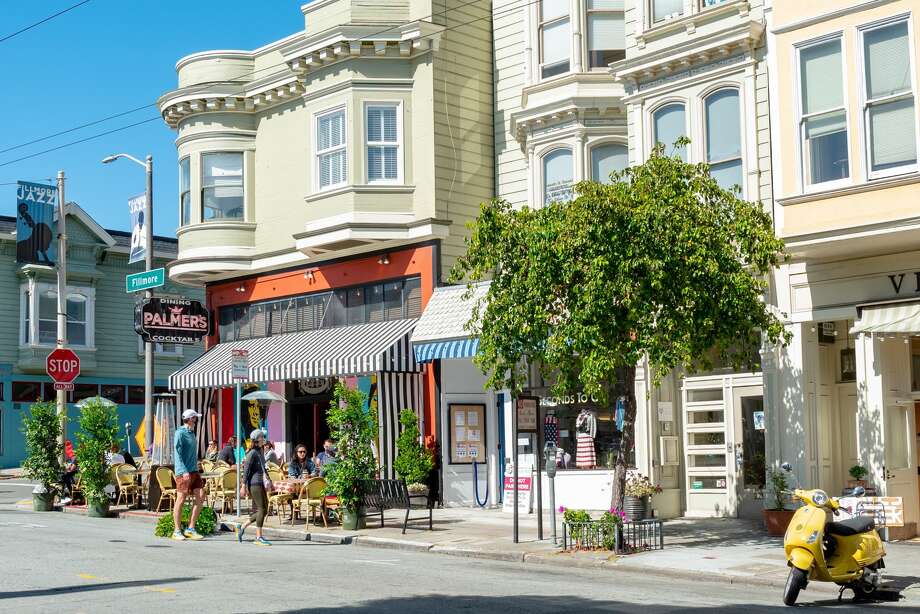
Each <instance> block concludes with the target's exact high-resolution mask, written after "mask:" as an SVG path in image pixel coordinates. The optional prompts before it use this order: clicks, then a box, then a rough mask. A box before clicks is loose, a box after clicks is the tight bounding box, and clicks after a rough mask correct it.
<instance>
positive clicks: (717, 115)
mask: <svg viewBox="0 0 920 614" xmlns="http://www.w3.org/2000/svg"><path fill="white" fill-rule="evenodd" d="M704 107H705V111H706V114H705V116H706V161H707V162H708V163H709V172H710V174H711V175H712V177H713V179H715V180H716V181H717V182H718V183H719V185H720V186H722V188H724V189H726V190H728V189H731V188H732V187H734V186H736V185H741V184H742V163H741V109H740V105H739V96H738V90H736V89H723V90H718V91H716V92H713V93H712V94H710V95H709V96H707V97H706V100H705V101H704Z"/></svg>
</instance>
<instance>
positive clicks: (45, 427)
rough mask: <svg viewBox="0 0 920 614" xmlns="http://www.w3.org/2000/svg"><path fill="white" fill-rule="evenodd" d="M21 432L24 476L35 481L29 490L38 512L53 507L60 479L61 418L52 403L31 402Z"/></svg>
mask: <svg viewBox="0 0 920 614" xmlns="http://www.w3.org/2000/svg"><path fill="white" fill-rule="evenodd" d="M22 422H23V429H22V430H23V434H24V435H25V440H26V459H25V461H23V463H22V468H23V469H24V470H25V474H26V476H27V477H28V478H29V479H30V480H35V481H36V482H38V486H36V488H35V491H33V494H32V504H33V507H34V509H35V511H37V512H47V511H51V510H52V509H54V496H55V494H56V493H57V488H58V482H59V481H60V479H61V455H62V453H63V449H62V446H61V443H60V441H59V438H60V436H61V419H60V417H58V415H57V405H56V404H55V403H48V402H38V403H35V404H33V405H32V407H31V412H30V415H28V416H24V417H23V419H22Z"/></svg>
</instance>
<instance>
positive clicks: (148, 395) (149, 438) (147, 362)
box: [144, 155, 154, 455]
mask: <svg viewBox="0 0 920 614" xmlns="http://www.w3.org/2000/svg"><path fill="white" fill-rule="evenodd" d="M144 167H145V169H146V172H147V188H146V198H145V199H144V222H145V224H146V226H145V231H146V232H145V233H144V234H145V239H144V240H145V241H146V242H147V251H146V253H145V254H144V255H145V258H144V266H146V267H147V270H148V271H152V270H153V156H151V155H148V156H147V159H146V163H145V164H144ZM144 297H145V298H147V299H152V298H153V290H151V289H149V288H148V289H147V290H146V291H145V292H144ZM153 347H154V346H153V343H151V342H150V341H145V342H144V439H145V440H146V444H147V445H146V446H145V447H146V452H147V454H148V455H149V454H150V451H151V450H152V449H153Z"/></svg>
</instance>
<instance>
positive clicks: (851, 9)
mask: <svg viewBox="0 0 920 614" xmlns="http://www.w3.org/2000/svg"><path fill="white" fill-rule="evenodd" d="M895 1H896V0H863V2H858V3H856V4H852V5H850V6H845V7H842V8H839V9H836V10H833V11H829V12H827V13H821V14H820V15H812V16H811V17H807V18H805V19H800V20H798V21H793V22H791V23H787V24H786V25H784V26H777V27H775V28H773V29H772V30H770V32H771V33H772V34H786V33H787V32H794V31H795V30H800V29H802V28H807V27H809V26H813V25H816V24H819V23H824V22H826V21H831V20H833V19H837V18H838V17H845V16H847V15H852V14H853V13H861V12H862V11H868V10H870V9H874V8H877V7H880V6H884V5H886V4H891V3H892V2H895Z"/></svg>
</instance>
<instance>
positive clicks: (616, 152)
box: [591, 143, 629, 183]
mask: <svg viewBox="0 0 920 614" xmlns="http://www.w3.org/2000/svg"><path fill="white" fill-rule="evenodd" d="M627 166H629V154H628V152H627V149H626V145H621V144H619V143H609V144H606V145H597V146H595V147H592V148H591V179H593V180H594V181H597V182H598V183H609V182H610V173H612V172H614V171H622V170H623V169H625V168H626V167H627Z"/></svg>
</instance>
